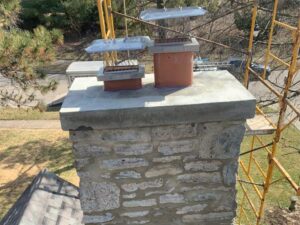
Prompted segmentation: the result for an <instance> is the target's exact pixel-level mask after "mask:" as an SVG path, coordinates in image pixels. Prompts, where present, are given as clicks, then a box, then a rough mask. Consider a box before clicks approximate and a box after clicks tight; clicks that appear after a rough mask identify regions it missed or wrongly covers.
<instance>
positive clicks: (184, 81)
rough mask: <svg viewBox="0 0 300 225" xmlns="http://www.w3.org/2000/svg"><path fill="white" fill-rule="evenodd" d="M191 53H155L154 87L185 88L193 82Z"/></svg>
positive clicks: (192, 55) (192, 54)
mask: <svg viewBox="0 0 300 225" xmlns="http://www.w3.org/2000/svg"><path fill="white" fill-rule="evenodd" d="M193 57H194V53H193V52H176V53H155V54H154V75H155V87H158V88H163V87H186V86H190V85H192V82H193Z"/></svg>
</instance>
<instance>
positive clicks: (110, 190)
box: [80, 182, 120, 213]
mask: <svg viewBox="0 0 300 225" xmlns="http://www.w3.org/2000/svg"><path fill="white" fill-rule="evenodd" d="M80 201H81V206H82V210H83V211H84V212H85V213H91V212H102V211H105V210H111V209H117V208H119V207H120V189H119V188H118V186H117V185H116V184H115V183H112V182H102V183H96V182H81V183H80Z"/></svg>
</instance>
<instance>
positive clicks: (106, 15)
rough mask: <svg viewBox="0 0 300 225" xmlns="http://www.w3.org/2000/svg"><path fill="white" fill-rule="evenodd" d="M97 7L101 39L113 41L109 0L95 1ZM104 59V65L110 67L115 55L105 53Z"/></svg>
mask: <svg viewBox="0 0 300 225" xmlns="http://www.w3.org/2000/svg"><path fill="white" fill-rule="evenodd" d="M97 7H98V14H99V22H100V30H101V36H102V39H115V38H116V34H115V27H114V18H113V14H112V3H111V0H97ZM104 57H105V61H106V63H107V64H108V65H110V64H111V63H114V62H115V61H116V60H117V53H116V52H112V53H105V54H104Z"/></svg>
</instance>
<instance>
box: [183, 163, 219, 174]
mask: <svg viewBox="0 0 300 225" xmlns="http://www.w3.org/2000/svg"><path fill="white" fill-rule="evenodd" d="M221 167H222V162H221V161H217V160H209V161H203V160H202V161H196V162H190V163H186V164H185V165H184V169H185V170H187V171H191V172H197V171H204V172H213V171H218V170H220V169H221Z"/></svg>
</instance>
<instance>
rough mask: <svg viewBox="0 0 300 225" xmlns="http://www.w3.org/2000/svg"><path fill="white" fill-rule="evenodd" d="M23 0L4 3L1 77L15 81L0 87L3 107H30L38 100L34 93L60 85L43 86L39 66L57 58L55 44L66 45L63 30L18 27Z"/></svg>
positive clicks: (0, 7)
mask: <svg viewBox="0 0 300 225" xmlns="http://www.w3.org/2000/svg"><path fill="white" fill-rule="evenodd" d="M19 10H20V4H19V0H4V1H2V2H1V3H0V11H1V13H0V21H1V23H0V24H1V26H0V75H1V76H3V77H5V78H7V79H9V80H10V81H11V84H12V85H11V86H9V87H3V86H2V87H0V105H2V106H3V105H12V104H14V105H17V106H22V105H26V104H28V103H30V102H32V101H34V100H35V96H34V91H35V90H40V91H41V92H45V91H48V90H51V89H52V90H53V89H54V88H55V85H56V83H55V82H54V81H50V82H49V83H46V84H44V85H41V84H40V83H39V82H38V80H39V79H41V78H44V74H42V73H40V72H39V71H38V68H39V66H42V65H44V64H46V63H49V62H51V61H52V60H54V59H55V44H62V42H63V36H62V33H61V32H60V31H59V30H51V31H48V30H47V29H46V28H44V27H42V26H39V27H37V28H36V29H34V30H33V32H29V31H24V30H21V29H19V28H18V27H17V23H18V12H19Z"/></svg>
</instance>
